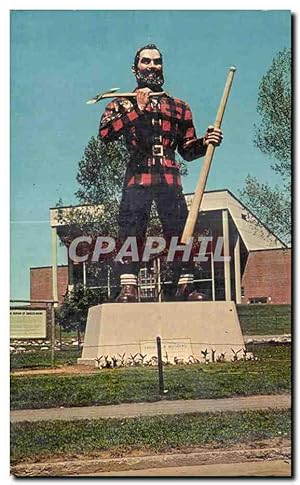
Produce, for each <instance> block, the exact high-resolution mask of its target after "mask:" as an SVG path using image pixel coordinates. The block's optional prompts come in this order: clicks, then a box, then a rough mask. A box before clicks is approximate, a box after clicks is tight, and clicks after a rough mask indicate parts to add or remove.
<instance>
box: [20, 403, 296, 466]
mask: <svg viewBox="0 0 300 485" xmlns="http://www.w3.org/2000/svg"><path fill="white" fill-rule="evenodd" d="M290 421H291V420H290V412H289V411H288V410H276V411H271V410H264V411H243V412H226V413H220V412H219V413H204V414H187V415H175V416H154V417H139V418H126V419H99V420H88V419H86V420H76V421H52V422H51V421H49V422H25V423H24V422H23V423H15V424H12V426H11V459H12V462H13V463H17V462H21V461H24V460H32V461H34V460H41V459H46V458H47V457H48V456H51V457H52V458H53V457H62V458H65V459H67V457H68V455H69V456H70V455H73V457H74V454H89V453H92V452H100V451H105V450H112V451H113V450H121V451H122V450H123V451H126V450H129V449H140V448H144V449H150V450H152V451H153V450H154V451H166V450H171V449H174V448H178V447H183V446H200V445H205V444H209V443H214V445H215V444H217V445H218V446H222V445H229V444H233V443H237V442H249V441H251V442H252V441H254V440H259V439H268V438H275V437H289V436H290V433H291V423H290Z"/></svg>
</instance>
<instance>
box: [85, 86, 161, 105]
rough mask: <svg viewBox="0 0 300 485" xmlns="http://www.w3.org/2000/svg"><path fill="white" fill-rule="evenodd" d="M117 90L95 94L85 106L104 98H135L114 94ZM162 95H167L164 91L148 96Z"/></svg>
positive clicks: (129, 95)
mask: <svg viewBox="0 0 300 485" xmlns="http://www.w3.org/2000/svg"><path fill="white" fill-rule="evenodd" d="M119 89H120V88H111V89H109V90H108V91H105V92H104V93H100V94H97V95H96V96H94V97H93V98H91V99H89V100H88V101H87V102H86V104H96V103H98V101H101V99H106V98H136V93H116V91H119ZM163 94H167V93H166V91H159V92H158V93H156V92H153V93H150V94H149V96H162V95H163Z"/></svg>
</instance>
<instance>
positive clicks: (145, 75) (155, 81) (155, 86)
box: [135, 70, 165, 91]
mask: <svg viewBox="0 0 300 485" xmlns="http://www.w3.org/2000/svg"><path fill="white" fill-rule="evenodd" d="M149 73H151V74H152V73H154V74H155V76H154V77H153V78H150V79H149ZM135 77H136V81H137V85H138V87H139V88H149V89H151V91H159V90H160V89H161V87H162V85H163V84H164V82H165V80H164V75H163V72H162V71H152V70H151V71H147V70H146V71H140V70H137V71H136V74H135Z"/></svg>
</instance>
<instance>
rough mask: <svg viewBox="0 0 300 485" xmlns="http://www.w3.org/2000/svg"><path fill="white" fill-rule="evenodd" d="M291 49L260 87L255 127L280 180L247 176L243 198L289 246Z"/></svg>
mask: <svg viewBox="0 0 300 485" xmlns="http://www.w3.org/2000/svg"><path fill="white" fill-rule="evenodd" d="M291 62H292V59H291V50H290V49H283V50H282V51H280V52H278V53H277V54H276V56H275V57H274V59H273V62H272V65H271V67H270V69H269V70H268V71H267V73H266V74H265V75H264V76H263V77H262V80H261V82H260V85H259V91H258V100H257V112H258V114H259V115H260V117H261V121H260V124H259V125H254V130H255V138H254V144H255V146H256V147H257V148H258V149H259V150H261V152H262V153H264V154H266V155H268V156H269V157H270V158H271V160H272V164H271V168H272V169H273V170H274V172H275V173H276V174H277V175H278V176H279V177H280V179H281V182H280V184H279V185H276V186H275V187H271V186H270V185H269V183H261V182H259V181H258V179H257V177H254V176H251V175H248V176H247V178H246V184H245V187H244V189H243V190H242V191H240V195H241V196H242V198H243V200H244V202H245V204H246V205H247V206H248V207H249V209H251V210H252V211H253V212H254V213H255V214H256V215H257V216H258V217H259V218H260V219H261V221H262V222H263V223H265V224H266V225H267V226H268V227H269V229H271V230H272V231H273V232H274V233H275V234H276V235H277V236H278V237H281V238H282V239H283V240H284V241H285V242H287V243H289V242H290V239H291V145H292V139H291V124H292V120H291V118H292V114H291V108H292V103H291Z"/></svg>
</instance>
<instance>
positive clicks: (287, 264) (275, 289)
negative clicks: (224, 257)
mask: <svg viewBox="0 0 300 485" xmlns="http://www.w3.org/2000/svg"><path fill="white" fill-rule="evenodd" d="M242 288H244V297H242V303H248V302H250V300H251V299H253V298H261V297H267V298H268V301H267V302H268V303H276V304H283V303H291V249H272V250H262V251H251V252H250V253H249V256H248V260H247V263H246V267H245V270H244V274H243V277H242ZM269 297H271V300H270V299H269Z"/></svg>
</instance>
